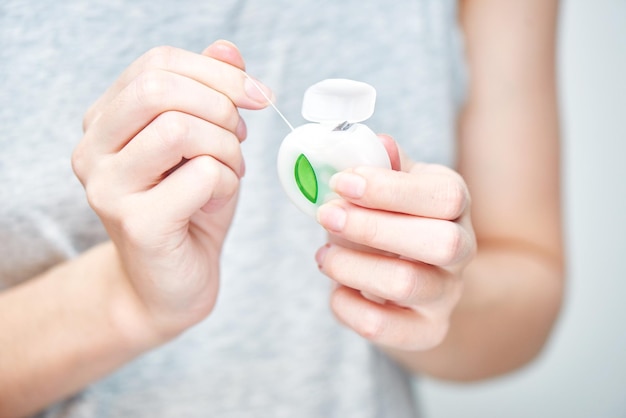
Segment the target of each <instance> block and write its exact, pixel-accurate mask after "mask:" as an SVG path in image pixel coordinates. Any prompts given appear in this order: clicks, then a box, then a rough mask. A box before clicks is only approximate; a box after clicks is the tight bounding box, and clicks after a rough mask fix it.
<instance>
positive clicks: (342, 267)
mask: <svg viewBox="0 0 626 418" xmlns="http://www.w3.org/2000/svg"><path fill="white" fill-rule="evenodd" d="M316 260H317V262H318V265H319V268H320V270H321V271H322V272H323V273H324V274H326V275H327V276H328V277H330V278H331V279H333V280H334V281H336V282H338V283H340V284H342V285H344V286H347V287H350V288H352V289H357V290H360V291H362V292H365V293H366V294H368V295H374V296H375V297H377V298H382V299H383V300H389V301H393V302H394V303H396V304H398V305H402V306H412V305H420V306H425V305H430V304H434V303H436V302H439V301H440V300H441V299H442V298H443V297H444V296H445V295H446V291H447V290H448V289H449V288H450V287H451V286H452V285H453V284H454V282H455V281H456V280H455V278H454V277H455V276H453V275H452V274H451V273H449V272H448V271H446V270H444V269H440V268H437V267H434V266H430V265H427V264H423V263H416V262H412V261H409V260H405V259H400V258H397V257H389V256H384V255H381V254H374V253H364V252H362V251H355V250H353V249H348V248H343V247H341V246H336V245H326V246H324V247H322V248H320V250H319V251H318V252H317V254H316Z"/></svg>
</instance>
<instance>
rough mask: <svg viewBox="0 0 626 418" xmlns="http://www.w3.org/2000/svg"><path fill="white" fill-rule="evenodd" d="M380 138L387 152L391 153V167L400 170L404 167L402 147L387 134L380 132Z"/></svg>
mask: <svg viewBox="0 0 626 418" xmlns="http://www.w3.org/2000/svg"><path fill="white" fill-rule="evenodd" d="M378 138H379V139H380V141H381V142H382V143H383V146H384V147H385V149H386V150H387V154H388V155H389V161H390V162H391V169H392V170H396V171H400V169H401V168H402V164H401V160H400V149H399V147H398V143H397V142H396V141H395V140H394V139H393V138H392V137H391V136H389V135H387V134H380V135H378Z"/></svg>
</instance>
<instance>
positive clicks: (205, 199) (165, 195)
mask: <svg viewBox="0 0 626 418" xmlns="http://www.w3.org/2000/svg"><path fill="white" fill-rule="evenodd" d="M238 185H239V178H238V177H237V175H236V174H235V173H234V172H233V171H232V170H231V169H230V168H228V167H227V166H225V165H224V164H222V163H220V162H219V161H217V160H216V159H215V158H213V157H210V156H206V155H201V156H198V157H195V158H192V159H191V160H189V161H187V162H186V163H185V164H183V165H181V166H180V167H179V168H178V169H177V170H176V171H174V172H173V173H172V174H171V175H169V176H168V177H167V178H166V179H164V180H163V181H162V182H160V183H159V184H158V185H156V186H155V187H154V188H153V189H151V190H149V191H147V192H146V193H145V198H146V199H145V201H146V202H147V203H146V205H147V207H151V208H158V211H156V210H155V212H158V216H159V217H160V218H161V219H163V220H164V221H167V222H170V223H171V224H172V225H174V226H175V225H176V224H177V223H178V224H179V225H184V224H186V223H187V222H188V220H189V218H190V217H191V216H192V215H193V214H194V213H196V212H198V211H199V210H200V209H202V208H203V207H204V206H206V205H209V204H210V203H211V202H212V201H213V200H220V201H227V200H229V199H230V198H232V197H233V196H235V195H236V192H237V188H238Z"/></svg>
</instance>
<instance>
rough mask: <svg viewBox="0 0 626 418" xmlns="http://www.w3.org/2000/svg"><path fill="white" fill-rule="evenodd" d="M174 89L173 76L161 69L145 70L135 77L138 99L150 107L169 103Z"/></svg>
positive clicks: (140, 102)
mask: <svg viewBox="0 0 626 418" xmlns="http://www.w3.org/2000/svg"><path fill="white" fill-rule="evenodd" d="M173 89H174V87H173V86H172V80H171V77H168V75H167V74H166V73H165V72H164V71H161V70H147V71H144V72H142V73H141V74H139V75H138V76H137V78H136V79H135V95H136V99H137V101H138V102H139V104H141V105H143V106H145V107H148V108H154V107H156V106H159V105H161V106H163V104H164V103H167V99H168V97H169V95H170V93H171V92H172V91H173Z"/></svg>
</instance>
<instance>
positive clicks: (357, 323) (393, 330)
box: [330, 286, 448, 351]
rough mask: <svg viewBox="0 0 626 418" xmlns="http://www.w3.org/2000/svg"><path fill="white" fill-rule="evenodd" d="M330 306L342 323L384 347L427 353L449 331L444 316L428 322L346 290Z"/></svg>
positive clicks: (340, 289)
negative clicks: (424, 351)
mask: <svg viewBox="0 0 626 418" xmlns="http://www.w3.org/2000/svg"><path fill="white" fill-rule="evenodd" d="M330 304H331V309H332V311H333V313H334V314H335V316H336V317H337V319H338V320H339V321H340V322H341V323H343V324H344V325H346V326H347V327H349V328H351V329H353V330H354V331H355V332H357V333H358V334H359V335H361V336H362V337H363V338H365V339H367V340H369V341H371V342H373V343H375V344H378V345H382V346H387V347H393V348H397V349H403V350H413V351H415V350H428V349H431V348H434V347H436V346H437V345H439V344H440V343H441V342H442V341H443V339H444V337H445V335H446V334H447V331H448V323H447V320H446V319H444V318H446V317H445V316H441V317H440V318H439V317H437V319H435V318H426V317H424V316H423V315H420V313H418V312H416V311H414V310H412V309H408V308H403V307H401V306H397V305H394V304H392V303H386V304H379V303H376V302H373V301H371V300H368V299H366V298H364V297H363V296H362V295H361V294H360V292H359V291H357V290H354V289H350V288H347V287H345V286H338V287H337V288H336V289H335V290H334V291H333V293H332V295H331V301H330Z"/></svg>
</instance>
